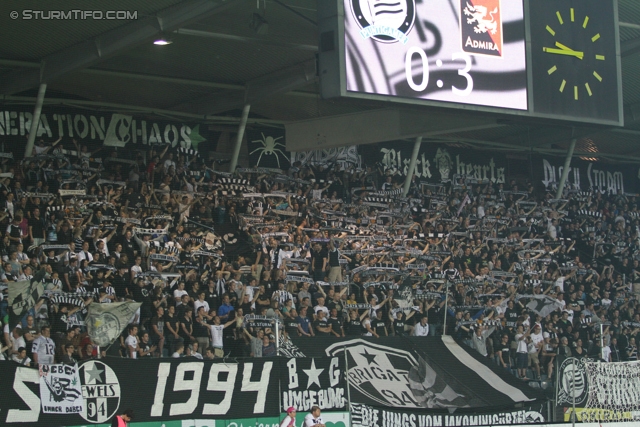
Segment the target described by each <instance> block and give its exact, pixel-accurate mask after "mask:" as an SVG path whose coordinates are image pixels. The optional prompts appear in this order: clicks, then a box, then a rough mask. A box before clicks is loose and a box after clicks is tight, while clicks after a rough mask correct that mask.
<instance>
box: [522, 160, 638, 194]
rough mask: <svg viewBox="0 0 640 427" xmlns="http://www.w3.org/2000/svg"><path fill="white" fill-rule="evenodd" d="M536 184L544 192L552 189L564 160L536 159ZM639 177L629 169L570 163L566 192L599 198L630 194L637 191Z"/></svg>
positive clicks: (598, 163)
mask: <svg viewBox="0 0 640 427" xmlns="http://www.w3.org/2000/svg"><path fill="white" fill-rule="evenodd" d="M534 165H537V166H536V168H535V170H536V172H535V173H536V174H537V180H538V182H540V183H542V185H543V186H544V187H545V188H547V189H554V188H556V187H557V185H558V183H559V182H560V177H562V172H563V167H564V166H563V165H564V159H563V158H561V157H537V158H536V160H535V161H534ZM639 176H640V174H638V173H637V169H634V168H633V167H632V166H629V165H624V164H617V165H610V164H604V163H602V162H587V161H584V160H580V159H573V160H572V161H571V168H570V169H569V175H568V176H567V184H566V188H568V189H570V190H580V191H595V192H597V193H600V194H620V195H623V194H624V193H634V192H636V191H637V189H638V178H639Z"/></svg>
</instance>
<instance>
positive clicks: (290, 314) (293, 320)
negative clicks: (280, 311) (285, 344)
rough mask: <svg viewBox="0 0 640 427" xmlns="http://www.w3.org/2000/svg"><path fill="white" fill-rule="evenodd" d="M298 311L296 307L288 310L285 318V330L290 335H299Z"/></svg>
mask: <svg viewBox="0 0 640 427" xmlns="http://www.w3.org/2000/svg"><path fill="white" fill-rule="evenodd" d="M297 317H298V312H297V311H296V309H295V308H294V309H291V310H289V311H287V313H286V315H285V318H284V330H285V332H286V333H287V335H289V336H290V337H299V336H300V331H299V330H298V319H297Z"/></svg>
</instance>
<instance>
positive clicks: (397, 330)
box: [389, 310, 416, 337]
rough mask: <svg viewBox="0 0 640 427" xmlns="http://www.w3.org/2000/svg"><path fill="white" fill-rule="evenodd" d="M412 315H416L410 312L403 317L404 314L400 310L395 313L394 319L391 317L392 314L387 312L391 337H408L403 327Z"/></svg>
mask: <svg viewBox="0 0 640 427" xmlns="http://www.w3.org/2000/svg"><path fill="white" fill-rule="evenodd" d="M414 314H416V312H415V311H412V312H411V313H409V314H408V315H405V314H404V312H403V311H402V310H400V311H398V312H397V313H395V317H393V316H394V314H393V312H389V320H391V332H393V335H395V336H397V337H408V336H409V332H408V331H406V330H405V326H407V325H408V323H407V320H409V319H410V318H412V317H413V315H414ZM409 326H410V325H409Z"/></svg>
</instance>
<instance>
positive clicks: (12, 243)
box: [0, 141, 640, 379]
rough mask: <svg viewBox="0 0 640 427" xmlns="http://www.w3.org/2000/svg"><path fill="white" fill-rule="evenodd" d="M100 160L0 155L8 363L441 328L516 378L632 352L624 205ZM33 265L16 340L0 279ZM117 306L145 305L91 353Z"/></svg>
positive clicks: (466, 182) (172, 154) (327, 169)
mask: <svg viewBox="0 0 640 427" xmlns="http://www.w3.org/2000/svg"><path fill="white" fill-rule="evenodd" d="M108 150H110V148H107V147H104V148H102V149H100V151H101V152H100V153H96V152H94V153H91V152H89V150H88V149H87V147H85V146H78V144H77V143H76V141H72V142H69V143H68V144H65V143H61V142H60V141H56V142H55V143H53V144H47V143H45V142H44V141H38V143H37V145H36V147H35V149H34V157H30V158H27V159H24V160H19V159H15V160H12V159H9V158H7V157H5V158H3V159H2V160H3V164H2V166H3V168H4V171H5V172H7V173H9V174H11V173H12V174H13V176H10V175H6V176H5V177H4V178H2V179H3V181H2V183H1V184H0V185H1V187H0V209H1V210H2V214H1V215H0V217H1V220H2V221H4V222H3V224H4V225H3V227H4V229H5V230H6V232H5V234H4V239H3V241H2V242H1V244H0V255H1V256H2V259H3V262H2V270H1V271H0V280H1V281H2V282H4V283H3V287H4V288H5V289H4V292H5V298H4V301H3V302H1V303H0V309H1V310H2V313H1V314H2V316H4V317H3V319H4V337H3V340H2V341H3V342H2V349H1V350H2V352H1V353H2V357H3V358H7V359H11V360H14V361H16V362H18V363H21V364H24V365H32V366H33V365H35V364H38V363H53V362H54V361H56V362H61V363H70V364H73V363H76V361H78V360H82V359H87V358H96V357H104V356H106V355H112V356H121V357H130V358H143V357H169V356H171V357H182V356H192V357H198V358H210V359H212V358H216V357H226V356H233V357H269V356H275V355H276V354H277V348H276V345H277V344H280V343H281V342H283V340H287V339H288V338H289V337H301V340H302V339H307V340H314V339H317V338H315V337H343V336H362V335H364V336H372V337H376V338H378V337H383V336H388V335H415V336H426V335H431V336H435V335H441V334H443V333H446V334H448V335H452V336H454V337H456V338H459V339H461V340H463V341H464V342H466V343H467V344H468V345H469V346H471V347H473V348H474V349H475V350H477V351H478V352H479V353H481V354H482V355H483V356H486V357H487V358H490V359H492V360H494V361H495V363H497V364H499V365H500V366H502V367H504V368H505V369H509V370H511V371H512V372H514V373H515V374H516V375H518V376H519V377H520V378H523V379H527V378H528V377H529V376H530V375H534V376H535V377H538V378H539V377H541V376H544V375H546V376H549V377H551V375H552V373H553V367H554V361H555V359H557V358H561V357H567V356H574V357H580V358H581V357H589V358H593V359H597V360H605V361H611V362H616V361H623V360H637V348H636V342H637V339H638V332H640V307H639V306H638V301H637V300H636V298H635V296H636V294H635V293H634V287H633V286H634V285H633V283H634V281H635V279H636V278H637V276H638V274H639V271H640V267H639V261H638V259H639V258H638V249H639V248H640V246H639V245H640V242H639V238H640V231H639V229H638V209H637V206H636V204H635V203H636V196H634V195H625V194H618V195H612V194H601V193H598V192H588V191H587V192H585V191H579V189H572V188H569V187H568V188H566V189H565V192H564V194H563V197H562V198H561V199H555V198H554V192H553V191H552V190H553V189H551V188H550V189H548V191H547V190H545V189H535V188H534V185H532V183H530V182H529V183H524V185H522V184H523V183H520V185H518V183H516V182H515V181H512V182H505V183H492V182H489V181H482V180H477V179H472V178H470V177H465V176H453V177H452V180H451V181H449V182H445V183H439V184H433V183H421V182H419V180H417V179H414V180H413V181H412V183H411V186H410V188H409V193H408V195H407V197H406V198H405V197H402V196H401V188H402V184H403V181H404V178H403V177H402V176H400V175H399V174H397V171H395V170H385V169H384V167H382V165H380V164H378V165H366V166H363V167H362V168H360V167H358V166H357V165H353V164H349V163H334V164H329V165H319V166H313V165H300V164H299V163H296V164H294V165H292V166H291V167H290V168H289V169H288V170H286V171H277V170H272V169H265V168H257V169H240V170H238V171H237V172H236V173H235V174H233V175H230V174H227V173H224V172H218V171H216V170H215V169H216V166H217V167H218V168H219V167H220V166H219V164H217V163H215V162H205V161H204V160H203V159H201V158H200V157H199V156H198V155H197V153H195V152H192V151H190V150H176V149H175V148H171V147H169V146H164V147H149V149H148V151H147V152H146V153H138V154H137V155H134V156H132V157H133V158H128V157H125V158H123V154H124V152H123V151H117V152H116V151H115V150H114V151H112V152H110V151H108ZM99 156H101V157H99ZM3 176H4V175H3ZM59 190H62V191H59ZM70 190H71V191H70ZM73 190H86V194H85V193H84V192H83V191H73ZM43 268H44V269H45V270H46V271H47V276H46V279H45V282H46V283H45V289H46V291H45V297H44V298H42V299H41V300H40V301H39V302H38V304H37V305H36V307H35V308H34V309H33V310H31V312H30V313H29V314H28V315H27V316H26V317H25V318H24V319H23V320H22V322H21V323H20V324H18V325H17V326H16V327H15V328H13V329H12V330H11V329H10V328H9V324H8V320H7V319H8V316H6V314H7V302H6V301H7V298H6V286H10V283H11V282H13V281H20V280H25V279H29V278H31V277H33V275H34V273H35V272H36V271H39V270H40V269H43ZM119 301H136V302H139V303H141V304H142V305H141V307H140V309H139V310H138V312H137V313H136V315H135V316H134V318H133V319H131V322H130V325H129V326H128V328H127V329H126V330H125V331H123V333H122V335H121V337H120V339H119V340H117V341H116V342H115V343H114V344H113V345H111V346H110V347H108V348H101V347H98V346H97V345H95V344H94V343H93V342H92V340H91V337H89V336H88V334H87V330H86V327H85V325H84V317H85V315H86V311H87V309H88V307H90V305H91V304H110V303H114V302H119ZM274 319H277V320H274ZM445 325H446V326H445ZM601 331H602V334H601Z"/></svg>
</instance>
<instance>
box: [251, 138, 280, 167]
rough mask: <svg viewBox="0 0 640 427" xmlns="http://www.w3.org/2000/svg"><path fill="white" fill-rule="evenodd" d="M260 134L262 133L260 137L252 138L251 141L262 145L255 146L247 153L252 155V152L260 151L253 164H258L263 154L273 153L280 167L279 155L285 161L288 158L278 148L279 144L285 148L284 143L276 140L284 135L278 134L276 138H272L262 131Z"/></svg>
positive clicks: (269, 154)
mask: <svg viewBox="0 0 640 427" xmlns="http://www.w3.org/2000/svg"><path fill="white" fill-rule="evenodd" d="M260 134H261V135H262V138H260V139H256V140H253V141H251V142H252V143H260V144H262V146H261V147H258V148H256V149H255V150H253V151H252V152H250V153H249V155H252V154H253V153H260V157H258V161H257V162H256V164H255V166H260V160H261V159H262V156H263V155H267V156H271V155H275V156H276V161H277V162H278V168H279V167H280V155H282V157H284V158H285V159H286V160H287V161H289V158H288V157H287V155H286V154H285V153H284V151H282V150H281V149H280V148H278V146H280V147H282V148H284V149H286V147H285V145H284V144H282V143H280V142H278V140H279V139H282V138H284V137H282V136H279V137H277V138H274V137H272V136H264V132H260ZM278 153H279V154H278Z"/></svg>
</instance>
